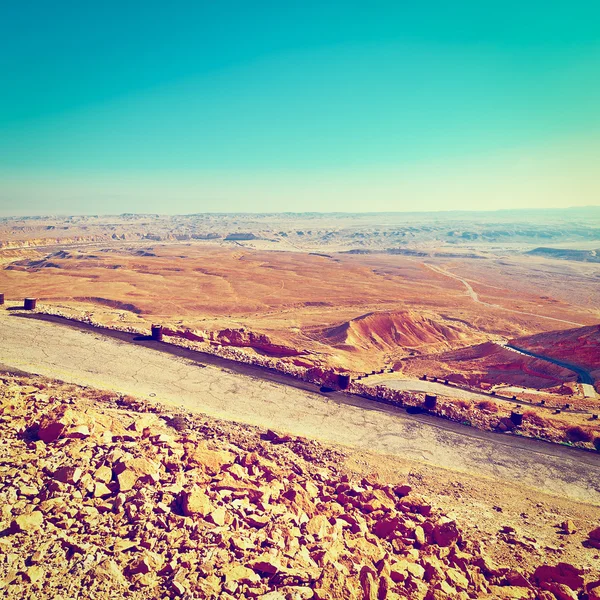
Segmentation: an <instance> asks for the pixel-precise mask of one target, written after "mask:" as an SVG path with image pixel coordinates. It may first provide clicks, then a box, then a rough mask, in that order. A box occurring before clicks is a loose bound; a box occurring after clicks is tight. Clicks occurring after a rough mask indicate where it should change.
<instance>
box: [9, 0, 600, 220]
mask: <svg viewBox="0 0 600 600" xmlns="http://www.w3.org/2000/svg"><path fill="white" fill-rule="evenodd" d="M599 24H600V3H598V2H596V1H591V0H590V1H586V2H583V1H580V0H573V1H570V2H564V1H562V0H561V1H560V2H559V1H556V0H545V1H539V0H530V1H528V2H523V1H522V0H519V1H515V0H504V1H502V2H496V1H495V0H490V1H489V2H481V0H477V1H471V0H468V1H460V0H454V1H453V2H450V1H440V0H437V1H436V0H430V1H428V2H411V3H409V2H401V1H398V0H396V1H393V2H382V1H377V0H372V1H370V2H354V1H352V0H347V1H344V2H337V1H333V2H327V1H323V0H321V1H319V2H313V1H312V0H305V1H304V2H295V1H290V2H262V1H260V0H257V1H255V2H234V1H226V0H223V1H221V2H214V1H211V2H204V1H201V0H197V1H195V2H177V1H173V2H164V0H163V1H161V2H157V1H154V0H145V1H144V2H137V1H134V0H130V1H127V2H122V1H120V2H115V1H113V0H104V1H103V2H102V3H91V2H81V0H79V1H78V2H63V1H61V0H55V1H54V2H47V1H45V0H44V1H37V0H30V1H27V2H11V3H8V2H7V3H3V5H2V8H0V214H3V215H17V214H85V213H91V214H99V213H104V214H108V213H110V214H116V213H122V212H159V213H195V212H203V211H208V212H225V211H230V212H236V211H251V212H271V211H349V212H353V211H376V210H381V211H396V210H397V211H410V210H458V209H462V210H469V209H476V210H482V209H490V210H491V209H499V208H520V207H522V208H536V207H538V208H544V207H548V208H549V207H568V206H581V205H598V204H600V177H598V175H597V173H596V171H598V164H599V163H600V160H599V159H600V26H599Z"/></svg>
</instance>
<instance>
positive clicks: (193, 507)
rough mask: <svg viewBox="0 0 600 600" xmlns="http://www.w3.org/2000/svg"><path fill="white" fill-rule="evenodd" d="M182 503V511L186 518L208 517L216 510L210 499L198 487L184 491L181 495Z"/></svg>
mask: <svg viewBox="0 0 600 600" xmlns="http://www.w3.org/2000/svg"><path fill="white" fill-rule="evenodd" d="M180 501H181V510H182V511H183V514H184V515H185V516H186V517H192V516H195V515H200V516H201V517H206V516H207V515H208V514H210V513H211V512H212V511H213V510H214V509H213V506H212V504H211V501H210V498H209V497H208V496H207V495H206V494H205V493H204V491H202V489H201V488H199V487H197V486H195V487H193V488H192V489H190V490H184V491H183V492H182V493H181V496H180Z"/></svg>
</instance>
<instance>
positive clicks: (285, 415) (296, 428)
mask: <svg viewBox="0 0 600 600" xmlns="http://www.w3.org/2000/svg"><path fill="white" fill-rule="evenodd" d="M0 366H1V367H3V368H4V369H5V370H18V371H23V372H27V373H35V374H40V375H44V376H47V377H53V378H57V379H61V380H63V381H67V382H71V383H76V384H79V385H85V386H91V387H96V388H99V389H105V390H113V391H115V392H119V393H124V394H131V395H135V396H138V397H143V398H147V399H150V400H156V401H158V402H160V403H162V404H164V405H171V406H174V407H181V408H185V409H187V410H190V411H195V412H199V413H204V414H207V415H210V416H213V417H217V418H222V419H227V420H231V421H237V422H241V423H247V424H250V425H259V426H262V427H269V428H272V429H276V430H279V431H285V432H288V433H291V434H294V435H299V436H304V437H308V438H312V439H318V440H321V441H324V442H330V443H336V444H342V445H346V446H351V447H354V448H357V449H361V450H366V451H372V452H380V453H386V454H389V455H396V456H399V457H402V458H404V459H412V460H416V461H420V462H425V463H428V464H430V465H432V466H438V467H443V468H447V469H453V470H458V471H464V472H469V473H471V474H474V475H479V476H484V477H488V478H491V479H493V480H494V484H492V483H490V485H497V482H498V480H509V481H512V482H518V483H521V484H523V485H526V486H529V487H532V488H536V489H539V490H543V491H545V492H549V493H554V494H557V495H561V496H565V497H569V498H572V499H577V500H581V501H585V502H590V503H594V504H600V487H599V482H600V455H596V454H593V453H589V452H585V451H580V450H576V449H573V448H566V447H562V446H556V445H552V444H548V443H544V442H539V441H536V440H529V439H524V438H519V437H513V436H506V435H500V434H493V433H489V432H484V431H478V430H475V429H472V428H469V427H465V426H462V425H460V424H456V423H451V422H449V421H444V420H441V419H438V418H435V417H431V416H429V415H408V414H407V413H406V412H405V411H403V410H402V409H398V408H395V407H391V406H386V405H383V404H378V403H375V402H372V401H369V400H366V399H363V398H360V397H357V396H351V395H348V394H344V393H341V392H336V393H331V394H320V393H319V392H318V389H317V388H316V387H315V386H313V385H311V384H307V383H304V382H300V381H297V380H295V379H293V378H290V377H286V376H285V375H282V374H279V373H277V372H274V371H269V370H266V369H261V368H260V367H253V366H250V365H244V364H240V363H234V362H231V361H227V360H225V359H220V358H218V357H214V356H212V355H205V354H201V353H198V352H193V351H189V350H186V349H182V348H179V347H176V346H171V345H168V344H163V343H159V342H153V341H150V340H136V339H134V336H133V335H131V334H126V333H120V332H107V331H105V330H103V331H100V330H94V329H91V328H86V326H69V325H65V324H59V323H57V322H49V321H45V320H38V319H33V318H24V317H23V316H20V315H19V314H18V313H17V312H14V311H8V310H2V309H0Z"/></svg>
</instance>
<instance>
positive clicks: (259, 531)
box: [0, 376, 600, 600]
mask: <svg viewBox="0 0 600 600" xmlns="http://www.w3.org/2000/svg"><path fill="white" fill-rule="evenodd" d="M0 384H1V388H0V506H1V511H2V512H1V515H0V594H1V595H2V596H3V597H7V598H54V599H59V598H64V599H65V600H66V599H67V598H69V599H70V598H96V599H104V598H122V597H123V598H164V597H171V598H180V597H181V598H265V599H269V600H284V599H286V600H287V599H294V600H295V599H309V598H315V599H329V598H331V599H335V598H340V599H342V598H343V599H354V598H356V599H365V600H375V599H378V600H383V599H390V600H391V599H394V598H411V599H431V600H433V599H440V600H441V599H444V598H459V599H467V598H490V599H491V598H498V599H505V598H527V599H540V600H573V599H580V600H581V599H585V598H588V599H589V600H594V599H600V580H597V579H598V576H597V573H592V572H590V571H589V570H584V569H579V568H578V567H577V565H570V564H566V563H555V562H551V563H550V564H539V565H537V567H536V568H534V569H532V570H525V571H518V570H515V569H514V568H513V569H509V568H503V567H502V566H498V565H495V564H493V562H492V561H491V559H490V558H489V557H488V556H487V555H486V553H485V549H484V548H483V547H482V545H481V544H480V543H479V542H478V541H477V540H475V539H471V538H470V536H469V534H467V533H466V532H465V531H463V530H462V529H461V526H460V524H458V523H456V522H455V521H453V520H451V519H449V518H447V517H445V516H444V514H442V512H441V511H440V510H439V509H436V507H435V506H432V505H431V503H428V502H426V501H424V500H423V499H422V498H420V497H419V496H418V495H417V494H416V493H415V492H416V491H418V490H415V491H413V490H412V489H411V487H410V486H408V485H396V486H390V485H385V484H382V483H378V481H377V480H375V479H373V480H369V479H362V480H360V481H354V480H351V479H350V478H349V477H348V476H347V475H345V474H344V472H343V469H341V467H340V456H338V455H337V454H336V452H334V451H331V450H328V449H326V448H324V447H322V446H320V445H318V444H316V443H314V442H310V441H307V440H301V439H297V438H290V437H287V436H280V435H278V434H276V433H274V432H264V431H262V432H261V431H260V430H258V429H255V428H248V427H241V426H232V425H227V424H222V423H219V422H216V421H214V420H207V419H205V418H199V417H191V416H188V415H174V414H173V413H167V412H166V411H163V410H162V409H160V408H158V407H155V406H150V405H148V404H146V403H144V402H141V401H137V400H135V399H133V398H127V397H126V398H122V397H113V396H111V395H108V394H106V395H102V394H101V393H99V392H95V391H92V390H84V389H81V388H75V387H74V386H66V385H63V384H59V383H55V382H50V381H47V380H42V379H41V378H35V379H31V380H28V379H25V378H20V377H13V376H4V377H3V379H0ZM32 384H33V385H32ZM571 526H572V524H570V523H568V522H567V523H565V524H564V528H565V529H566V530H568V529H569V527H571ZM590 528H591V527H590ZM586 545H587V546H588V548H589V552H590V553H592V554H594V555H596V554H597V553H598V550H597V549H598V548H600V528H599V529H598V530H593V531H591V532H590V535H589V539H588V541H587V542H586Z"/></svg>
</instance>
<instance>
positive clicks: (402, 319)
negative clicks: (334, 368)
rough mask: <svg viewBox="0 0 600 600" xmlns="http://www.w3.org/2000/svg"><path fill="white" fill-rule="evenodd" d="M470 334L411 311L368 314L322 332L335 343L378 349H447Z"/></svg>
mask: <svg viewBox="0 0 600 600" xmlns="http://www.w3.org/2000/svg"><path fill="white" fill-rule="evenodd" d="M470 336H472V332H470V331H469V330H467V329H466V328H465V327H461V326H458V325H456V324H453V325H449V324H446V323H444V322H438V321H435V320H433V319H429V318H427V317H425V316H423V315H421V314H419V313H416V312H413V311H399V312H373V313H367V314H365V315H361V316H360V317H357V318H356V319H351V320H350V321H346V322H345V323H342V324H341V325H338V326H337V327H332V328H330V329H327V330H325V331H324V337H325V338H326V339H327V341H328V342H329V343H330V344H332V345H334V346H338V347H340V346H342V347H349V348H360V349H363V350H369V349H376V350H380V351H388V350H395V349H396V348H397V347H398V346H401V347H404V348H418V347H420V346H425V345H443V346H445V347H446V348H448V347H451V346H452V345H453V343H456V342H459V341H462V340H467V339H469V337H470Z"/></svg>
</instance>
